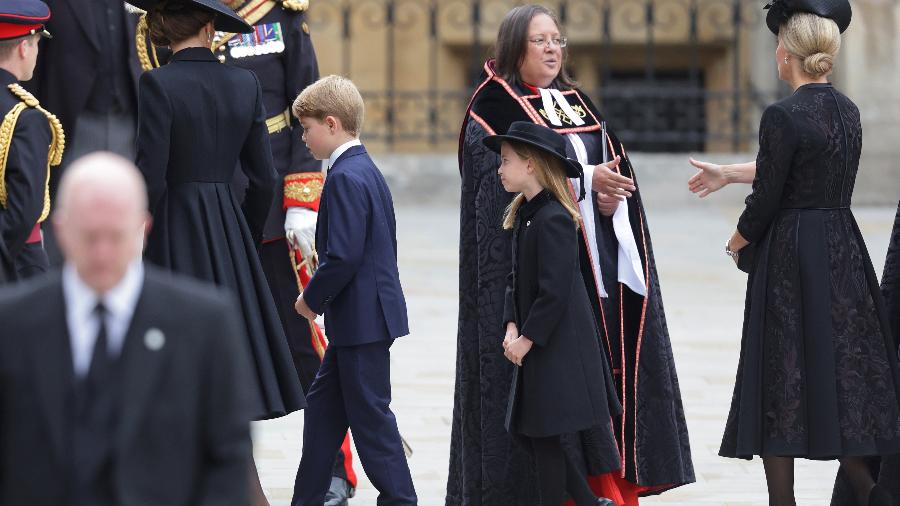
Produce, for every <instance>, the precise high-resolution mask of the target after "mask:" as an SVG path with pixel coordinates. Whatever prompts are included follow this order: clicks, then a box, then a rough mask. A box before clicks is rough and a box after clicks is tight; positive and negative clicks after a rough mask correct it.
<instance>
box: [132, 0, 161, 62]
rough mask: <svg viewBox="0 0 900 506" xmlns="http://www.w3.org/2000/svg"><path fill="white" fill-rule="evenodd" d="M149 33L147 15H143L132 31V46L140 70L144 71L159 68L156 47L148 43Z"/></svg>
mask: <svg viewBox="0 0 900 506" xmlns="http://www.w3.org/2000/svg"><path fill="white" fill-rule="evenodd" d="M149 32H150V28H149V27H148V26H147V14H146V13H144V14H143V15H141V19H139V20H138V24H137V28H135V30H134V44H135V46H136V47H137V55H138V61H140V62H141V68H142V69H144V70H145V71H147V70H153V69H155V68H159V55H158V54H157V53H156V46H154V45H153V43H152V42H150V35H149ZM151 57H152V58H153V59H152V60H151V59H150V58H151Z"/></svg>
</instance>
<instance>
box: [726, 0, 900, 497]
mask: <svg viewBox="0 0 900 506" xmlns="http://www.w3.org/2000/svg"><path fill="white" fill-rule="evenodd" d="M791 9H797V10H791ZM791 9H789V8H788V7H786V6H785V4H784V3H783V2H775V3H774V4H773V9H772V10H771V11H770V13H769V16H768V19H767V21H768V22H769V26H770V28H772V30H773V32H775V33H777V34H778V40H779V45H778V49H777V50H776V58H777V63H778V71H779V77H781V79H783V80H785V81H788V82H790V83H791V85H792V86H793V88H794V89H795V92H794V94H793V95H792V96H790V97H788V98H786V99H784V100H782V101H780V102H778V103H776V104H773V105H772V106H770V107H769V108H768V109H766V111H765V113H764V114H763V117H762V121H761V125H760V147H759V155H758V157H757V162H756V174H755V179H754V181H753V193H752V194H751V195H750V196H749V197H748V198H747V207H746V209H745V211H744V213H743V214H742V215H741V218H740V221H739V222H738V226H737V231H736V232H735V233H734V235H733V236H732V238H731V239H730V240H729V241H728V244H727V245H726V252H728V253H729V254H730V255H731V256H732V257H733V258H735V259H736V260H741V257H744V258H743V260H745V261H744V262H740V264H742V265H746V266H748V268H749V270H750V277H749V280H748V288H747V301H746V309H745V319H744V332H743V341H742V344H741V359H740V363H739V365H738V372H737V380H736V384H735V389H734V397H733V400H732V405H731V413H730V415H729V417H728V422H727V424H726V429H725V435H724V437H723V440H722V447H721V449H720V455H722V456H726V457H740V458H751V457H752V456H754V455H760V456H762V457H763V463H764V467H765V470H766V479H767V482H768V487H769V497H770V504H774V505H793V504H794V501H795V500H794V495H793V474H794V473H793V459H794V458H796V457H801V458H810V459H839V460H840V461H841V467H842V469H843V470H844V472H845V473H846V476H847V477H848V478H849V480H850V482H851V483H852V486H853V489H854V495H855V501H856V503H857V504H861V505H865V504H890V497H889V495H888V494H887V493H886V492H885V490H884V489H882V488H881V487H877V486H874V481H873V480H872V477H871V475H870V473H869V471H868V468H867V466H866V463H865V461H864V459H863V458H862V457H864V456H875V455H890V454H894V453H898V452H900V400H898V391H900V388H898V387H900V370H898V366H897V360H896V355H895V348H894V345H893V339H892V337H891V332H890V327H889V324H888V318H887V313H886V311H885V309H884V305H883V301H882V298H881V295H880V293H879V288H878V283H877V279H876V278H875V273H874V270H873V268H872V263H871V261H870V260H869V257H868V253H867V251H866V247H865V244H864V242H863V239H862V235H861V234H860V231H859V228H858V226H857V224H856V221H855V219H854V217H853V214H852V213H851V211H850V207H849V206H850V200H851V195H852V192H853V185H854V180H855V178H856V172H857V169H858V164H859V157H860V153H861V150H862V129H861V126H860V117H859V110H858V109H857V108H856V106H855V105H854V104H853V102H852V101H850V99H848V98H847V97H846V96H844V95H842V94H841V93H840V92H838V91H836V90H835V89H834V87H833V86H832V85H831V84H829V83H828V81H827V80H826V77H827V75H828V74H829V73H830V72H831V68H832V65H833V62H834V59H835V56H836V53H837V51H838V49H839V47H840V31H842V30H843V29H845V28H846V26H847V24H849V21H850V15H849V12H850V6H849V4H848V3H847V2H846V0H844V1H834V2H802V1H801V2H797V3H795V4H793V7H792V8H791ZM816 9H819V10H818V11H817V10H816ZM811 12H817V13H818V15H817V14H813V13H811ZM748 245H749V248H748V247H747V246H748ZM745 248H746V249H745ZM751 253H752V256H751Z"/></svg>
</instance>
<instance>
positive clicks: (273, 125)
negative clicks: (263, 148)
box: [266, 109, 291, 134]
mask: <svg viewBox="0 0 900 506" xmlns="http://www.w3.org/2000/svg"><path fill="white" fill-rule="evenodd" d="M289 126H291V110H290V109H285V110H284V111H283V112H281V114H279V115H278V116H272V117H271V118H269V119H267V120H266V127H268V129H269V133H270V134H274V133H278V132H280V131H282V130H284V129H285V128H287V127H289Z"/></svg>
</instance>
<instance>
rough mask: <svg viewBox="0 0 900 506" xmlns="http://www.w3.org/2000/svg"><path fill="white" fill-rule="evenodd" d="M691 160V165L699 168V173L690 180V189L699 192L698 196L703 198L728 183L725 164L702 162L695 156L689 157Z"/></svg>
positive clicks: (692, 191)
mask: <svg viewBox="0 0 900 506" xmlns="http://www.w3.org/2000/svg"><path fill="white" fill-rule="evenodd" d="M689 160H690V162H691V165H693V166H694V167H696V168H697V169H698V170H697V173H696V174H694V176H693V177H691V178H690V179H689V180H688V189H690V190H691V193H699V195H698V196H699V197H700V198H701V199H702V198H704V197H706V196H707V195H709V194H710V193H713V192H715V191H718V190H720V189H721V188H722V187H724V186H725V185H727V184H728V178H726V177H725V172H724V167H723V166H721V165H719V164H715V163H709V162H701V161H700V160H694V159H693V158H689Z"/></svg>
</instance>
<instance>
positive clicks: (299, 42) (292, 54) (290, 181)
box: [137, 0, 356, 506]
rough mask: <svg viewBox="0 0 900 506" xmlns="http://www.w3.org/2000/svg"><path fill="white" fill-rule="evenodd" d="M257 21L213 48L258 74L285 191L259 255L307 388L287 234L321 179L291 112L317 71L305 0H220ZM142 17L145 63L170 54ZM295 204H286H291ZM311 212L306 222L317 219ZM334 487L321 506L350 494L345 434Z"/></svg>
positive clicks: (310, 356)
mask: <svg viewBox="0 0 900 506" xmlns="http://www.w3.org/2000/svg"><path fill="white" fill-rule="evenodd" d="M224 3H225V4H226V5H228V6H229V7H231V8H232V9H234V10H235V11H236V12H237V13H238V14H239V15H240V16H241V17H242V18H244V20H245V21H246V22H247V23H248V24H250V25H252V26H253V27H254V31H253V32H252V33H249V34H232V33H222V32H217V33H216V36H215V38H214V40H213V45H212V48H211V49H212V51H213V53H214V54H215V55H216V57H217V58H218V59H219V61H220V62H222V63H223V64H227V65H234V66H237V67H242V68H245V69H248V70H251V71H253V72H254V73H255V74H256V75H257V77H258V78H259V82H260V85H261V87H262V93H263V103H264V105H265V109H266V111H267V115H268V120H267V121H266V123H267V126H268V129H269V140H270V143H271V146H272V157H273V159H274V161H275V168H276V170H277V171H278V173H279V176H280V177H281V180H282V187H283V195H282V196H280V197H279V198H277V199H276V202H274V203H273V205H272V208H271V209H270V212H269V216H268V218H267V220H266V224H265V227H264V231H263V245H262V247H261V249H260V260H261V261H262V266H263V270H264V271H265V274H266V279H267V281H268V284H269V288H270V290H271V292H272V296H273V298H274V299H275V305H276V307H277V308H278V313H279V316H280V318H281V322H282V325H283V326H284V331H285V335H286V336H287V340H288V344H289V346H290V349H291V354H292V358H293V360H294V366H295V367H296V369H297V373H298V375H299V377H300V382H301V384H302V386H303V389H304V391H308V390H309V386H310V385H311V384H312V381H313V379H315V377H316V373H317V372H318V370H319V364H320V363H321V359H322V354H323V353H324V348H323V347H322V346H321V343H320V341H319V339H317V336H316V335H314V333H313V330H312V329H311V328H310V323H309V322H308V321H307V320H306V319H305V318H303V317H301V316H300V315H298V314H297V313H296V311H294V301H295V300H296V298H297V295H298V294H299V287H298V280H299V277H298V273H297V271H296V266H295V264H294V262H293V261H292V258H293V257H292V255H294V252H293V251H292V249H291V247H290V244H289V243H288V240H287V239H286V237H285V236H286V233H285V219H286V216H287V215H288V213H289V212H291V213H293V212H297V211H298V210H302V211H300V212H307V213H317V212H318V210H319V197H320V195H321V193H322V187H323V184H324V179H323V174H322V165H321V162H319V161H317V160H316V159H315V158H313V156H312V154H311V153H310V152H309V150H308V149H307V148H306V145H305V143H304V142H303V141H302V140H301V129H300V126H299V122H298V120H297V119H296V118H294V117H293V115H292V114H291V111H290V107H291V104H292V103H293V101H294V99H295V98H296V97H297V95H299V94H300V92H301V91H302V90H303V89H304V88H305V87H306V86H308V85H310V84H312V83H313V82H314V81H316V80H317V79H318V78H319V69H318V63H317V61H316V55H315V52H314V49H313V45H312V40H311V38H310V36H309V26H308V25H307V23H306V19H305V18H306V10H307V8H308V7H309V2H308V0H231V1H229V0H224ZM146 30H147V27H146V21H145V20H142V21H140V22H139V23H138V27H137V31H138V41H139V42H138V45H137V54H138V58H139V60H140V62H141V65H142V67H144V69H145V70H149V69H152V68H155V67H158V66H159V65H160V64H162V63H164V62H165V61H166V60H167V59H168V51H167V50H166V49H164V48H156V47H153V46H152V45H151V44H150V41H149V37H148V36H147V35H146ZM236 174H237V179H236V180H235V186H236V187H237V188H238V189H239V190H240V191H239V192H238V195H239V196H240V195H241V194H242V192H243V190H245V189H246V187H247V180H246V178H245V176H244V175H243V172H241V171H236ZM292 208H293V209H294V211H291V209H292ZM314 216H315V215H314V214H312V220H311V222H310V223H311V224H312V226H313V227H314V223H315V218H314ZM333 476H334V478H335V479H334V480H333V482H332V490H331V491H330V495H329V496H328V497H327V498H326V499H327V501H326V506H333V505H344V504H346V503H347V499H348V498H349V497H350V496H352V495H353V492H354V489H355V487H356V475H355V473H354V471H353V467H352V456H351V453H350V445H349V439H346V440H345V441H344V445H343V446H342V448H341V451H340V452H339V453H338V455H337V457H336V460H335V465H334V470H333Z"/></svg>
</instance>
